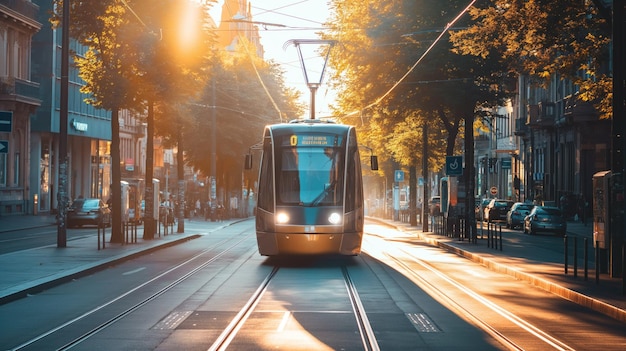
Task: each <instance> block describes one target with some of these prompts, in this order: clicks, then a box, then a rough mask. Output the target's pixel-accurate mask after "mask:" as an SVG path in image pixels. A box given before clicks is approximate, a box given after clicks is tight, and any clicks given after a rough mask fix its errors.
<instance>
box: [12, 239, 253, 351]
mask: <svg viewBox="0 0 626 351" xmlns="http://www.w3.org/2000/svg"><path fill="white" fill-rule="evenodd" d="M246 232H247V231H243V232H242V233H240V234H239V235H238V236H237V237H234V238H233V237H231V238H227V239H224V240H221V241H220V242H218V243H216V244H215V245H213V246H212V247H210V248H206V249H204V250H202V251H201V252H199V253H197V254H195V255H194V256H192V257H190V258H188V259H187V260H185V261H183V262H181V263H179V264H177V265H175V266H173V267H171V268H169V269H167V270H165V271H164V272H162V273H160V274H158V275H156V276H154V277H152V278H151V279H149V280H147V281H145V282H142V283H141V284H139V285H137V286H135V287H133V288H132V289H129V290H127V291H126V292H124V293H121V294H119V295H118V296H116V297H115V298H113V299H110V300H109V301H106V302H104V303H101V304H100V305H98V306H96V307H94V308H92V309H90V310H89V311H86V312H84V313H82V314H81V315H79V316H77V317H75V318H73V319H70V320H68V321H66V322H65V323H62V324H59V325H57V326H55V327H54V328H52V329H49V330H47V331H46V332H43V333H41V334H39V335H37V336H35V337H32V338H31V339H29V340H27V341H24V342H23V343H21V344H20V345H17V346H15V347H14V348H11V349H10V350H11V351H18V350H31V349H33V350H34V349H41V347H42V345H47V346H46V347H45V348H46V349H50V347H51V345H50V344H49V343H47V342H46V341H47V340H48V339H53V338H55V337H56V336H57V334H59V333H60V332H61V331H63V330H64V329H67V328H68V327H70V326H74V325H78V324H80V323H81V322H83V321H85V320H87V319H88V318H92V317H94V316H97V314H98V313H101V312H103V311H104V310H105V309H107V308H110V307H112V306H114V305H115V304H117V303H121V302H122V301H123V300H124V299H126V298H129V297H131V296H133V295H135V294H138V292H139V291H141V290H142V289H149V288H150V287H151V286H153V285H156V283H157V282H162V280H164V279H168V276H171V278H170V282H169V283H167V284H166V285H164V286H162V287H160V288H158V289H157V290H155V291H154V292H151V293H150V294H149V295H148V296H147V297H143V298H141V299H140V300H139V301H138V302H134V303H132V304H131V305H130V306H127V307H124V308H123V309H122V311H120V312H116V313H115V314H114V315H113V316H112V317H108V318H106V320H104V321H100V322H98V323H95V324H96V325H95V326H93V327H91V328H89V330H87V331H85V332H82V333H81V334H80V335H77V336H73V337H71V338H69V339H71V340H68V341H64V342H63V343H62V345H61V346H55V347H54V349H55V350H59V351H60V350H70V349H72V348H74V347H75V346H77V345H79V344H81V343H82V342H84V341H86V340H88V339H89V338H91V337H93V336H94V335H97V334H98V333H100V332H101V331H103V330H105V329H107V328H109V327H110V326H112V325H114V324H115V323H117V322H119V321H121V320H122V319H124V318H125V317H126V316H128V315H130V314H132V313H133V312H135V311H137V310H138V309H140V308H142V307H143V306H145V305H147V304H148V303H150V302H151V301H154V300H155V299H157V298H158V297H160V296H162V295H163V294H165V293H166V292H168V291H170V290H171V289H173V288H174V287H176V286H178V285H180V284H181V283H183V282H184V281H186V280H187V279H189V278H191V277H193V276H194V275H196V274H198V273H199V272H201V271H202V270H203V269H205V268H206V267H208V266H209V265H211V264H212V263H215V262H216V261H217V260H219V259H220V258H221V257H223V256H224V255H226V254H227V253H229V252H230V251H232V250H233V249H235V248H236V247H238V246H239V245H240V244H241V243H243V242H244V241H246V240H248V239H249V236H250V235H249V234H247V233H246ZM223 246H225V247H224V248H221V249H220V247H223ZM216 250H217V252H215V251H216ZM207 255H208V256H209V257H208V258H207ZM198 261H200V262H198ZM190 266H192V268H191V269H190V268H189V267H190ZM181 271H182V274H180V273H177V272H181ZM172 275H173V276H172ZM57 344H60V343H58V342H57Z"/></svg>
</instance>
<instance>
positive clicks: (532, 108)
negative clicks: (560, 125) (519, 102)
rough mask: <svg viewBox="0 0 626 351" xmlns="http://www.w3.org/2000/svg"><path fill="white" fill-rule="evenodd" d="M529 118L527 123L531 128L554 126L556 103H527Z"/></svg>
mask: <svg viewBox="0 0 626 351" xmlns="http://www.w3.org/2000/svg"><path fill="white" fill-rule="evenodd" d="M526 109H527V112H528V120H527V121H526V124H527V125H528V126H529V127H530V128H547V127H553V126H554V120H555V110H556V108H555V104H554V102H548V101H541V102H540V103H538V104H534V105H527V106H526Z"/></svg>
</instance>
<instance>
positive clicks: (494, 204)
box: [484, 199, 514, 222]
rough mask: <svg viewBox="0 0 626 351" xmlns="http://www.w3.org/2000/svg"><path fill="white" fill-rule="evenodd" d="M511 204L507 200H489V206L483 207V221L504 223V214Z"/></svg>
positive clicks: (511, 202)
mask: <svg viewBox="0 0 626 351" xmlns="http://www.w3.org/2000/svg"><path fill="white" fill-rule="evenodd" d="M513 203H514V202H513V201H509V200H500V199H491V201H490V202H489V205H487V207H485V212H484V216H485V221H487V222H493V221H506V214H507V212H509V210H510V209H511V206H513Z"/></svg>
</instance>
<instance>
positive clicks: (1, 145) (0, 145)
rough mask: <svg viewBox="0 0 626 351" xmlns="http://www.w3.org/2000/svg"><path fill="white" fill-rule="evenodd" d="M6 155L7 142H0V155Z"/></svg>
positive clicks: (7, 150) (7, 151) (7, 149)
mask: <svg viewBox="0 0 626 351" xmlns="http://www.w3.org/2000/svg"><path fill="white" fill-rule="evenodd" d="M8 153H9V141H8V140H0V154H8Z"/></svg>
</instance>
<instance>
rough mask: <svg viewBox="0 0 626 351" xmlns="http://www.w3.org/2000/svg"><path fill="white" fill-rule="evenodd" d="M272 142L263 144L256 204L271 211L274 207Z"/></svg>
mask: <svg viewBox="0 0 626 351" xmlns="http://www.w3.org/2000/svg"><path fill="white" fill-rule="evenodd" d="M273 154H274V153H273V152H272V144H271V143H270V142H266V143H265V145H263V159H262V161H261V176H260V181H261V183H260V184H259V199H258V203H257V206H258V207H259V208H261V209H264V210H267V211H271V210H272V208H273V207H274V172H273V171H272V164H273V163H274V162H273Z"/></svg>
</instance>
